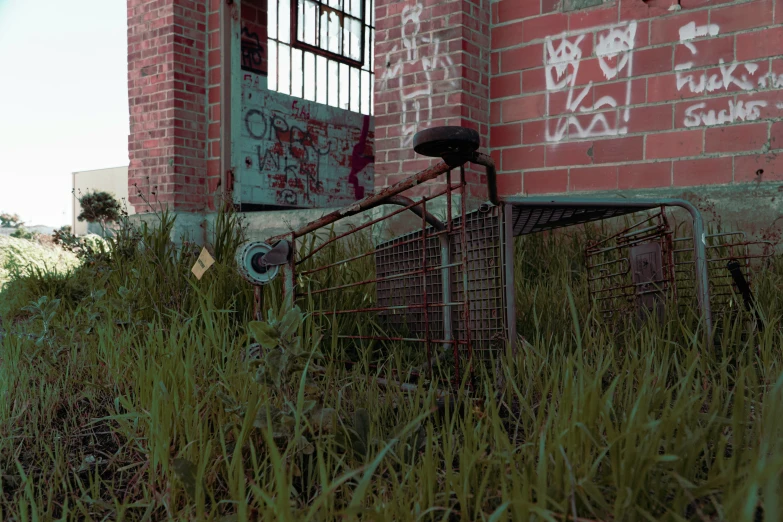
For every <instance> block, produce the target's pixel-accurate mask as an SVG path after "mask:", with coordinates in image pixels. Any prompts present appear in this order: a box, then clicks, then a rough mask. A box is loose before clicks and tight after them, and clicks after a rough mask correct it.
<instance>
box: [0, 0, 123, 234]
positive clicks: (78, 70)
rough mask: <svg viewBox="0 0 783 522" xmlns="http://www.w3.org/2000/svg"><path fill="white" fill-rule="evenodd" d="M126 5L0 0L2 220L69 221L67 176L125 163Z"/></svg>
mask: <svg viewBox="0 0 783 522" xmlns="http://www.w3.org/2000/svg"><path fill="white" fill-rule="evenodd" d="M127 54H128V53H127V20H126V0H34V1H33V0H0V212H11V213H16V214H19V215H20V216H21V218H22V220H23V221H25V222H26V223H27V224H28V225H48V226H52V227H59V226H61V225H66V224H70V223H71V211H72V208H73V196H72V195H71V188H72V177H71V173H72V172H74V171H81V170H93V169H101V168H108V167H119V166H127V165H128V121H129V118H128V96H127V93H128V89H127Z"/></svg>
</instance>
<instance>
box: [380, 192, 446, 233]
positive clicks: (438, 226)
mask: <svg viewBox="0 0 783 522" xmlns="http://www.w3.org/2000/svg"><path fill="white" fill-rule="evenodd" d="M384 204H386V205H399V206H401V207H408V210H410V211H411V212H413V213H414V214H416V215H417V216H419V217H420V218H423V219H424V220H425V221H426V222H427V223H428V224H429V225H430V226H431V227H432V228H434V229H435V230H437V231H438V232H443V231H444V230H446V225H444V224H443V222H442V221H441V220H440V219H438V218H436V217H435V216H433V215H432V214H430V213H429V212H427V211H426V210H424V209H423V208H421V206H420V205H416V202H415V201H413V200H412V199H411V198H409V197H407V196H403V195H400V194H397V195H395V196H391V197H390V198H389V199H387V200H386V201H384Z"/></svg>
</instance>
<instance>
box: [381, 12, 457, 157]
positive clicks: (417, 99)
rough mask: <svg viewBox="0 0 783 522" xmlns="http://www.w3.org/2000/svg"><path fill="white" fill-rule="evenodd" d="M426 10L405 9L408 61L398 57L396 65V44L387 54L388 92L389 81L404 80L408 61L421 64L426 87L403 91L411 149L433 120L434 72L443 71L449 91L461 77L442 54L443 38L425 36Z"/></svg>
mask: <svg viewBox="0 0 783 522" xmlns="http://www.w3.org/2000/svg"><path fill="white" fill-rule="evenodd" d="M423 10H424V8H423V6H422V5H421V4H416V5H408V6H405V8H404V9H403V10H402V45H403V48H404V51H405V52H404V53H403V56H404V58H398V60H397V62H396V63H394V64H392V57H393V56H395V55H397V54H398V51H400V48H399V46H397V45H395V46H394V47H393V48H392V50H391V52H390V53H389V54H387V55H386V65H387V67H386V70H385V71H384V73H383V75H382V76H381V79H380V81H381V88H382V90H387V89H388V85H389V80H391V79H394V78H401V77H402V75H403V72H404V68H405V62H404V61H403V60H405V61H407V63H410V64H416V63H421V68H422V70H423V71H424V77H425V79H426V84H425V85H422V86H419V87H417V88H415V89H414V90H412V91H409V92H405V90H403V91H402V94H401V101H402V130H401V132H402V136H403V146H408V145H410V144H411V142H412V141H413V135H414V134H416V132H418V130H419V128H420V127H421V126H422V125H426V124H427V122H429V121H430V120H432V109H433V107H432V96H433V94H435V85H434V78H433V71H436V70H443V71H444V77H443V81H444V82H445V87H446V90H449V89H455V88H456V87H457V86H458V85H459V83H458V75H457V71H456V67H455V65H454V60H453V59H452V58H451V56H449V55H448V54H443V55H441V51H444V52H445V51H447V49H441V41H440V39H439V38H431V37H429V36H425V35H422V34H421V13H422V11H423ZM429 45H431V50H432V53H431V54H429V53H428V54H427V55H422V52H421V48H422V47H423V46H429ZM414 69H415V68H414Z"/></svg>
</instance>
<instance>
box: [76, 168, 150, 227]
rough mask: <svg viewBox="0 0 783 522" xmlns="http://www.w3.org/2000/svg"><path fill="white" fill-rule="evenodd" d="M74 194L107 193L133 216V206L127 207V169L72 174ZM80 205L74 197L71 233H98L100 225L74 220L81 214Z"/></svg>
mask: <svg viewBox="0 0 783 522" xmlns="http://www.w3.org/2000/svg"><path fill="white" fill-rule="evenodd" d="M73 189H74V193H75V194H76V195H77V196H78V195H79V194H85V193H87V192H108V193H110V194H113V195H114V197H115V198H117V200H118V201H119V202H120V205H121V206H122V207H123V208H124V209H125V210H127V212H128V214H133V213H134V212H133V206H132V205H128V167H114V168H110V169H98V170H84V171H81V172H74V173H73ZM81 211H82V209H81V205H79V201H78V200H77V199H76V198H75V197H74V200H73V215H72V216H71V228H72V229H73V233H74V234H76V235H78V236H82V235H84V234H87V233H90V232H93V233H100V225H98V224H90V223H87V222H86V221H79V220H78V219H76V216H78V215H79V214H80V213H81Z"/></svg>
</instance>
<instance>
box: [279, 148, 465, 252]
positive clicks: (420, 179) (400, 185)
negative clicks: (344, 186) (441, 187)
mask: <svg viewBox="0 0 783 522" xmlns="http://www.w3.org/2000/svg"><path fill="white" fill-rule="evenodd" d="M450 168H451V167H449V166H448V165H447V164H446V163H445V162H443V161H441V162H440V163H438V164H437V165H433V166H432V167H430V168H428V169H425V170H422V171H421V172H419V173H418V174H416V175H414V176H411V177H409V178H405V179H404V180H402V181H399V182H397V183H395V184H394V185H391V186H390V187H386V188H384V189H382V190H380V191H378V192H377V193H375V194H371V195H369V196H367V197H366V198H364V199H360V200H359V201H357V202H356V203H354V204H353V205H351V206H349V207H345V208H341V209H340V210H336V211H334V212H331V213H329V214H326V215H325V216H323V217H321V218H318V219H316V220H314V221H311V222H310V223H308V224H306V225H305V226H303V227H301V228H299V229H297V230H295V231H293V232H291V233H290V234H281V235H279V236H274V237H272V238H270V239H269V241H270V242H273V241H279V240H281V239H284V238H286V237H287V236H288V235H291V236H292V237H293V238H297V237H302V236H304V235H306V234H309V233H310V232H315V231H316V230H318V229H319V228H323V227H326V226H329V225H331V224H332V223H335V222H336V221H339V220H340V219H343V218H346V217H349V216H355V215H356V214H359V213H361V212H364V211H365V210H369V209H371V208H373V207H376V206H378V205H380V204H382V203H383V202H384V201H385V200H387V199H388V198H389V197H390V196H394V195H397V194H399V193H401V192H404V191H406V190H408V189H410V188H413V187H415V186H416V185H419V184H421V183H424V182H426V181H429V180H432V179H435V178H437V177H438V176H440V175H441V174H445V173H446V172H448V171H449V169H450Z"/></svg>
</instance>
